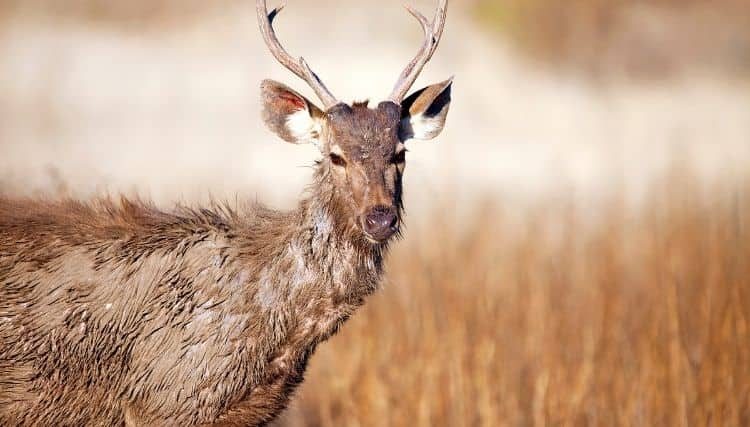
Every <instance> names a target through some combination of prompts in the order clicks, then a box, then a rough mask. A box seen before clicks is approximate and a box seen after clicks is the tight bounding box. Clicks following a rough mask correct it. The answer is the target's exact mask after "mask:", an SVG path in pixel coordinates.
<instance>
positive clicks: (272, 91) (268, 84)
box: [260, 80, 323, 145]
mask: <svg viewBox="0 0 750 427" xmlns="http://www.w3.org/2000/svg"><path fill="white" fill-rule="evenodd" d="M260 90H261V96H262V102H263V121H264V122H266V126H268V128H269V129H271V131H273V132H274V133H275V134H276V135H278V136H280V137H281V139H283V140H284V141H287V142H291V143H293V144H308V143H312V144H316V145H317V144H318V142H319V140H320V132H321V130H322V124H323V112H322V111H321V110H320V108H318V107H316V106H315V104H313V103H312V102H310V101H309V100H308V99H307V98H305V97H304V96H302V95H300V94H299V93H297V92H295V91H294V90H292V89H290V88H289V87H287V86H286V85H283V84H281V83H279V82H275V81H273V80H263V83H261V85H260Z"/></svg>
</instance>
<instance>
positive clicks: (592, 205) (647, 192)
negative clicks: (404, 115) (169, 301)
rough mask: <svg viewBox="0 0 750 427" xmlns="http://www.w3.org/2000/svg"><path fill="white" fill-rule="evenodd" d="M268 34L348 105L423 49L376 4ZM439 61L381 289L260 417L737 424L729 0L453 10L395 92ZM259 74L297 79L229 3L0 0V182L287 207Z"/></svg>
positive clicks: (293, 21)
mask: <svg viewBox="0 0 750 427" xmlns="http://www.w3.org/2000/svg"><path fill="white" fill-rule="evenodd" d="M413 5H415V6H416V7H418V8H419V9H420V10H422V11H423V12H424V13H425V14H426V15H428V16H429V15H430V14H431V13H432V11H433V9H434V7H435V3H434V2H431V1H426V0H414V2H413ZM273 6H275V4H274V2H272V1H269V7H273ZM276 28H277V33H278V35H279V37H280V39H281V40H282V43H283V44H284V45H285V46H286V47H287V48H288V49H289V50H290V52H291V53H292V54H293V55H304V56H305V58H306V59H307V60H308V62H309V63H310V64H311V66H312V68H313V69H315V70H316V72H318V73H319V74H320V75H321V77H322V78H323V80H324V81H325V82H326V83H327V85H328V86H329V88H331V90H332V91H333V93H334V94H336V95H337V96H338V97H339V98H340V99H342V100H346V101H353V100H362V99H367V98H369V99H371V100H373V101H379V100H381V99H382V98H383V97H385V96H387V94H388V93H389V92H390V89H391V87H392V85H393V84H394V83H395V80H396V78H397V76H398V74H399V73H400V71H401V70H402V69H403V67H404V66H405V65H406V63H407V62H408V60H409V59H410V58H411V57H412V55H413V54H414V53H415V52H416V49H417V48H418V46H419V44H420V43H421V34H420V30H419V27H418V25H417V24H416V22H415V21H413V18H411V17H410V16H409V15H408V14H407V13H406V12H405V11H404V10H403V8H402V7H401V4H400V3H399V2H398V1H395V0H387V1H374V0H351V1H343V0H315V1H313V0H290V1H289V2H288V5H287V8H286V9H285V10H284V12H283V13H282V14H281V15H280V17H279V18H278V19H277V20H276ZM451 75H455V76H456V78H455V84H454V90H453V95H454V96H453V102H452V107H451V112H450V114H449V117H448V122H447V126H446V129H445V131H444V132H443V134H442V135H441V136H440V137H439V138H438V139H437V140H435V141H433V142H411V143H409V144H408V148H409V150H410V152H409V156H408V157H409V158H408V166H407V172H406V181H405V192H406V207H407V212H408V216H407V218H406V224H407V230H406V236H405V238H404V240H403V241H402V242H399V243H398V244H396V245H395V247H394V249H393V251H392V253H391V256H390V260H389V263H388V278H387V280H386V283H385V286H384V288H383V289H382V290H381V291H380V292H379V293H378V294H377V295H376V296H375V297H373V298H371V300H370V301H369V302H368V304H367V305H366V306H365V307H364V309H362V310H361V311H360V312H359V313H358V314H357V315H356V316H355V317H354V318H353V319H352V320H351V321H349V322H348V323H347V324H346V326H345V327H344V328H343V330H342V332H341V333H339V334H338V335H337V336H335V337H334V338H333V339H331V340H330V341H329V342H327V343H325V344H323V345H322V346H321V347H320V348H319V350H318V352H317V353H316V355H315V357H313V359H312V363H311V366H310V369H309V370H308V375H307V380H306V382H305V383H304V384H303V386H302V387H301V389H300V391H299V393H298V396H297V398H296V399H295V400H294V403H293V404H292V405H291V407H290V409H289V410H288V411H287V412H286V413H285V414H284V416H283V417H282V418H281V419H280V420H279V421H278V423H277V424H278V425H281V426H285V425H289V426H298V425H312V426H315V425H351V426H370V425H372V426H380V425H393V426H401V425H409V426H411V425H425V426H432V425H451V426H453V425H456V426H462V425H471V426H473V425H486V426H498V425H524V426H525V425H687V424H690V425H722V426H731V425H737V426H740V425H748V424H750V329H749V328H750V324H748V319H750V262H749V260H750V230H748V223H749V222H750V215H749V212H750V211H749V209H750V3H748V2H747V1H744V0H715V1H709V0H631V1H624V0H570V1H565V2H561V1H556V0H452V1H451V4H450V10H449V13H448V23H447V26H446V30H445V33H444V36H443V41H442V44H441V46H440V48H439V49H438V51H437V53H436V55H435V56H434V58H433V60H432V62H431V63H430V64H429V65H428V66H427V67H426V69H425V71H424V72H423V74H422V77H421V78H420V80H419V81H418V82H417V85H416V86H415V89H416V88H419V87H422V86H425V85H428V84H431V83H435V82H438V81H442V80H444V79H446V78H448V77H450V76H451ZM264 78H273V79H276V80H279V81H282V82H285V83H287V84H290V85H291V86H292V87H294V88H296V89H297V90H299V91H301V92H302V93H304V94H306V95H308V96H310V95H311V91H310V90H309V88H307V87H306V85H305V84H303V83H301V82H300V81H299V80H298V79H297V78H296V77H294V76H293V75H291V73H289V72H288V71H286V70H284V69H283V68H282V67H281V66H280V65H278V64H277V63H276V62H275V61H274V60H273V59H272V57H271V56H270V54H269V53H268V52H267V51H266V49H265V46H264V45H263V43H262V40H261V37H260V35H259V33H258V30H257V24H256V18H255V10H254V4H253V2H251V1H249V0H242V1H240V0H213V1H210V2H207V1H201V0H131V1H127V2H126V1H117V0H64V1H63V0H0V192H3V193H5V194H10V195H14V196H22V195H34V196H45V197H59V196H72V197H80V198H87V197H92V196H96V195H102V194H117V193H125V194H139V195H141V196H143V197H147V198H151V199H153V200H155V201H156V202H157V203H158V204H160V205H161V206H163V207H165V208H168V207H169V206H170V205H171V204H173V203H175V202H178V201H184V202H189V203H197V202H201V201H206V200H209V199H211V198H214V199H230V200H234V199H239V200H254V199H258V200H262V201H264V202H267V203H268V204H270V205H271V206H273V207H277V208H289V207H292V206H294V203H295V201H296V200H297V199H298V198H299V196H300V194H301V192H302V191H303V189H304V186H305V184H306V183H307V182H308V180H309V177H310V168H309V166H310V165H311V164H312V162H313V161H314V160H315V159H316V158H317V151H316V150H315V148H313V147H304V146H294V145H291V144H285V143H283V142H281V141H280V140H279V139H278V138H276V137H275V136H273V135H272V134H271V133H270V132H268V131H267V130H266V129H265V128H264V127H263V125H262V123H261V121H260V118H259V111H260V104H259V84H260V81H261V80H262V79H264ZM311 99H314V98H313V97H311Z"/></svg>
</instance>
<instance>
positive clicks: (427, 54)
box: [388, 0, 448, 104]
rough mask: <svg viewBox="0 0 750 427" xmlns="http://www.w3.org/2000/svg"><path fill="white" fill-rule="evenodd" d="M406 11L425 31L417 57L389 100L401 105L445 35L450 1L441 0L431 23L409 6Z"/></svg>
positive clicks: (407, 67) (403, 72) (408, 66)
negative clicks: (444, 30)
mask: <svg viewBox="0 0 750 427" xmlns="http://www.w3.org/2000/svg"><path fill="white" fill-rule="evenodd" d="M404 7H406V10H407V11H409V13H410V14H411V15H412V16H414V18H416V19H417V21H419V24H420V25H421V26H422V30H423V31H424V37H425V40H424V43H423V44H422V46H421V47H420V48H419V51H417V55H416V56H415V57H414V58H413V59H412V60H411V61H410V62H409V64H408V65H407V66H406V68H404V71H402V72H401V75H400V76H399V78H398V81H396V85H395V86H394V87H393V92H392V93H391V96H390V97H388V100H390V101H392V102H395V103H396V104H400V103H401V101H402V100H403V99H404V97H405V96H406V93H407V92H408V91H409V89H410V88H411V87H412V85H413V84H414V82H415V81H417V77H419V73H421V72H422V68H424V66H425V64H427V62H428V61H429V60H430V58H432V55H433V54H434V53H435V50H436V49H437V47H438V44H439V43H440V38H441V37H442V35H443V29H444V28H445V18H446V15H447V11H448V0H440V3H439V4H438V8H437V11H436V12H435V18H434V19H433V20H432V22H431V23H430V22H429V21H428V20H427V18H425V16H424V15H422V14H421V13H419V12H418V11H417V10H416V9H414V8H412V7H411V6H409V5H405V6H404Z"/></svg>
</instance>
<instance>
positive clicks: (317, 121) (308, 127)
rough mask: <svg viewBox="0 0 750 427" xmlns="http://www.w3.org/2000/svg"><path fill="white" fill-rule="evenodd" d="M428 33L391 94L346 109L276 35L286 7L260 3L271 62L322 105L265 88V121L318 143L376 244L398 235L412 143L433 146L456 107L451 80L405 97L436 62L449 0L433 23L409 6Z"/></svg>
mask: <svg viewBox="0 0 750 427" xmlns="http://www.w3.org/2000/svg"><path fill="white" fill-rule="evenodd" d="M406 8H407V10H408V11H409V13H411V14H412V15H413V16H414V17H415V18H416V19H417V21H419V23H420V25H421V26H422V29H423V31H424V35H425V40H424V43H423V44H422V46H421V47H420V49H419V51H418V52H417V55H416V56H415V57H414V59H412V60H411V62H409V64H408V65H407V66H406V68H405V69H404V71H403V72H402V73H401V75H400V76H399V78H398V81H397V83H396V85H395V87H394V89H393V92H392V93H391V95H390V96H389V97H388V98H387V100H386V101H383V102H381V103H380V104H378V106H377V108H369V107H368V105H367V103H366V102H365V103H355V104H352V105H347V104H345V103H343V102H341V101H339V100H337V99H336V97H334V96H333V95H332V94H331V92H330V91H329V90H328V88H326V86H325V85H324V84H323V82H322V81H321V80H320V78H319V77H318V76H317V75H316V74H315V73H314V72H313V71H312V70H311V69H310V67H309V66H308V65H307V63H306V62H305V60H304V59H303V58H299V59H298V60H296V59H294V58H292V56H291V55H289V53H287V51H286V50H285V49H284V48H283V47H282V46H281V43H280V42H279V40H278V39H277V37H276V34H275V32H274V30H273V25H272V24H273V20H274V18H275V17H276V16H277V15H278V13H279V11H280V10H281V7H279V8H276V9H274V10H273V11H271V12H270V13H269V12H268V9H267V6H266V1H265V0H257V12H258V22H259V25H260V29H261V33H262V34H263V38H264V40H265V42H266V45H267V46H268V48H269V49H270V51H271V53H272V54H273V56H274V57H275V58H276V59H277V60H278V61H279V62H280V63H281V64H282V65H284V66H285V67H286V68H288V69H289V70H290V71H292V72H293V73H294V74H296V75H297V76H298V77H300V78H301V79H303V80H304V81H305V82H307V84H308V85H309V86H310V87H311V88H312V89H313V91H314V92H315V94H316V95H317V96H318V98H320V100H321V101H322V103H323V108H319V107H318V106H316V105H315V104H314V103H312V102H311V101H310V100H308V99H307V98H305V97H303V96H302V95H300V94H299V93H297V92H295V91H294V90H292V89H290V88H289V87H287V86H285V85H283V84H281V83H278V82H275V81H271V80H265V81H264V82H263V83H262V85H261V92H262V97H263V99H262V102H263V119H264V121H265V122H266V124H267V125H268V127H269V128H270V129H271V130H272V131H274V132H275V133H276V134H277V135H278V136H280V137H281V138H282V139H283V140H285V141H287V142H290V143H294V144H306V143H311V144H315V145H316V146H317V147H318V149H319V150H320V152H321V153H322V154H323V160H322V161H321V163H320V164H321V167H323V168H325V169H326V171H327V172H328V173H327V174H326V176H327V177H328V179H330V180H331V181H332V184H333V187H334V188H335V189H336V191H335V194H336V197H339V198H340V200H339V202H340V203H339V205H343V206H346V207H347V209H348V212H347V215H348V217H349V218H351V221H352V222H353V223H354V224H355V226H356V227H357V228H358V229H359V230H361V232H362V233H363V235H364V237H365V238H366V239H367V240H368V241H370V242H371V243H373V244H381V243H384V242H386V241H387V240H388V239H389V238H390V237H391V236H392V235H393V234H394V233H396V232H397V231H398V230H399V225H400V222H401V191H402V190H401V186H402V181H401V180H402V176H403V173H404V165H405V160H406V148H405V146H404V143H405V142H406V141H407V140H411V139H418V140H429V139H433V138H435V137H436V136H437V135H439V134H440V132H441V131H442V129H443V125H444V123H445V118H446V116H447V115H448V108H449V106H450V101H451V84H452V79H449V80H446V81H444V82H441V83H437V84H434V85H431V86H427V87H425V88H423V89H420V90H418V91H416V92H414V93H413V94H411V95H410V96H408V97H406V93H407V92H408V91H409V89H410V88H411V86H412V85H413V84H414V82H415V81H416V79H417V77H418V76H419V73H420V72H421V71H422V68H423V67H424V66H425V64H426V63H427V62H428V61H429V60H430V58H431V57H432V55H433V53H434V52H435V49H436V48H437V46H438V43H439V42H440V37H441V35H442V33H443V28H444V26H445V17H446V10H447V0H440V4H439V6H438V8H437V12H436V14H435V18H434V19H433V20H432V21H428V20H427V18H425V17H424V16H423V15H422V14H421V13H419V12H418V11H416V10H414V9H413V8H411V7H409V6H407V7H406Z"/></svg>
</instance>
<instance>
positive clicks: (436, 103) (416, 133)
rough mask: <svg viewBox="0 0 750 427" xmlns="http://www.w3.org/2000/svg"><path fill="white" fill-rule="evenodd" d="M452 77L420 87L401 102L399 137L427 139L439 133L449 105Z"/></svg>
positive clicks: (402, 138) (403, 139)
mask: <svg viewBox="0 0 750 427" xmlns="http://www.w3.org/2000/svg"><path fill="white" fill-rule="evenodd" d="M452 85H453V78H452V77H451V78H450V79H448V80H446V81H444V82H442V83H437V84H434V85H432V86H427V87H425V88H422V89H420V90H418V91H416V92H414V93H413V94H411V95H409V97H407V98H406V99H405V100H404V101H403V102H402V103H401V127H400V129H399V137H400V138H401V140H402V141H406V140H408V139H412V138H413V139H422V140H428V139H432V138H435V137H436V136H438V135H440V132H442V130H443V125H445V118H446V117H447V116H448V109H449V108H450V105H451V86H452Z"/></svg>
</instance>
